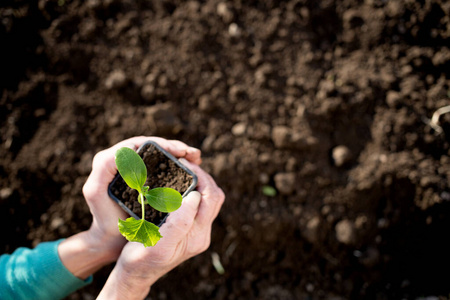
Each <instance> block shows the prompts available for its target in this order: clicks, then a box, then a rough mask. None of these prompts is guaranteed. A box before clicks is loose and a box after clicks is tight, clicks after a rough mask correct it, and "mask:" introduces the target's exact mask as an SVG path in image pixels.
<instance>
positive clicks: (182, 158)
mask: <svg viewBox="0 0 450 300" xmlns="http://www.w3.org/2000/svg"><path fill="white" fill-rule="evenodd" d="M178 161H179V162H180V163H182V164H183V165H186V164H189V162H188V161H187V159H186V158H184V157H181V158H179V159H178Z"/></svg>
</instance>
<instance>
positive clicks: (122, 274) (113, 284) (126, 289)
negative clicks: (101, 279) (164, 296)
mask: <svg viewBox="0 0 450 300" xmlns="http://www.w3.org/2000/svg"><path fill="white" fill-rule="evenodd" d="M150 287H151V284H150V283H149V280H148V278H142V277H139V276H135V275H134V274H132V273H130V272H128V271H126V270H124V269H123V268H122V267H121V266H120V265H117V264H116V266H115V267H114V269H113V271H112V272H111V274H110V275H109V277H108V280H107V281H106V283H105V285H104V287H103V289H102V290H101V292H100V294H99V295H98V297H97V300H102V299H107V300H110V299H120V300H134V299H145V297H146V296H147V295H148V294H149V293H150Z"/></svg>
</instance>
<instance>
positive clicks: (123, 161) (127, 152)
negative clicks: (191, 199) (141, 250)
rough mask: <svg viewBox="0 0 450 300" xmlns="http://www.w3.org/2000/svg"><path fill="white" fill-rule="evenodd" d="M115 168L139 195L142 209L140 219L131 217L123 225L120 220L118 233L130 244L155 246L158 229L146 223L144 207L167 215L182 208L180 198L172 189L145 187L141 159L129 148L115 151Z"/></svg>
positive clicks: (144, 171) (145, 175)
mask: <svg viewBox="0 0 450 300" xmlns="http://www.w3.org/2000/svg"><path fill="white" fill-rule="evenodd" d="M115 160H116V166H117V170H118V171H119V174H120V176H122V178H123V180H124V181H125V183H126V184H127V185H128V186H129V187H130V188H132V189H134V190H136V191H137V192H138V193H139V196H138V201H139V203H140V204H141V205H142V218H141V219H140V220H136V219H135V218H133V217H130V218H128V219H126V220H125V221H123V220H121V219H119V231H120V233H121V234H122V235H123V236H124V237H125V238H126V239H127V240H128V241H130V242H139V243H142V244H143V245H144V246H145V247H150V246H155V245H156V243H157V242H158V241H159V240H160V239H161V238H162V235H161V234H160V233H159V227H158V226H156V225H155V224H153V223H151V222H148V221H147V220H145V206H144V205H145V204H148V205H150V206H151V207H153V208H154V209H156V210H158V211H161V212H165V213H169V212H173V211H175V210H177V209H178V208H179V207H180V206H181V201H182V196H181V194H180V193H179V192H178V191H176V190H174V189H172V188H166V187H163V188H154V189H150V188H149V187H148V186H145V181H146V180H147V167H146V166H145V163H144V161H143V160H142V158H141V157H140V156H139V154H137V153H136V152H135V151H133V150H132V149H130V148H127V147H122V148H120V149H119V150H117V151H116V158H115Z"/></svg>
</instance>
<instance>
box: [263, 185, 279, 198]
mask: <svg viewBox="0 0 450 300" xmlns="http://www.w3.org/2000/svg"><path fill="white" fill-rule="evenodd" d="M262 192H263V194H264V195H266V196H269V197H275V196H276V195H277V190H276V189H275V188H274V187H273V186H270V185H265V186H263V187H262Z"/></svg>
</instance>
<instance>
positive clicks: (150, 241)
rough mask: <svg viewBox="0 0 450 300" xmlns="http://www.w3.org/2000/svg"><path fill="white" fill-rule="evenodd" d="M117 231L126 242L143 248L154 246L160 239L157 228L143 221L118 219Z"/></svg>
mask: <svg viewBox="0 0 450 300" xmlns="http://www.w3.org/2000/svg"><path fill="white" fill-rule="evenodd" d="M119 231H120V233H121V234H122V235H123V236H124V237H125V238H126V239H127V240H128V241H130V242H139V243H142V244H144V246H145V247H151V246H155V245H156V243H157V242H158V241H159V240H160V239H161V238H162V235H161V234H160V233H159V228H158V226H156V225H155V224H152V223H150V222H148V221H146V220H143V219H141V220H136V219H135V218H128V219H126V221H123V220H121V219H119Z"/></svg>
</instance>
